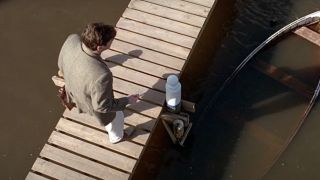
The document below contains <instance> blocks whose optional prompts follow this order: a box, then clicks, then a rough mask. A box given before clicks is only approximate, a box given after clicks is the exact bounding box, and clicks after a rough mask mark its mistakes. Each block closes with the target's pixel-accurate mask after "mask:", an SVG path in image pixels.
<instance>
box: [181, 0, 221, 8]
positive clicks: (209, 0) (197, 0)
mask: <svg viewBox="0 0 320 180" xmlns="http://www.w3.org/2000/svg"><path fill="white" fill-rule="evenodd" d="M183 1H187V2H190V3H194V4H199V5H202V6H206V7H210V8H211V7H212V6H213V4H214V2H215V0H183Z"/></svg>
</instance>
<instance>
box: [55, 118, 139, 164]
mask: <svg viewBox="0 0 320 180" xmlns="http://www.w3.org/2000/svg"><path fill="white" fill-rule="evenodd" d="M56 129H57V130H59V131H63V132H66V133H68V134H72V135H73V136H76V137H79V138H81V139H84V140H87V141H90V142H93V143H95V144H98V145H101V146H103V147H106V148H109V149H112V150H114V151H117V152H120V153H123V154H126V155H128V156H131V157H134V158H139V156H140V154H141V151H142V148H143V147H142V146H140V145H137V144H134V143H132V142H129V141H123V142H120V143H117V144H112V143H110V142H109V138H108V135H107V133H103V132H101V131H97V130H95V129H92V128H90V127H87V126H84V125H81V124H78V123H75V122H72V121H69V120H66V119H64V118H60V120H59V122H58V124H57V126H56Z"/></svg>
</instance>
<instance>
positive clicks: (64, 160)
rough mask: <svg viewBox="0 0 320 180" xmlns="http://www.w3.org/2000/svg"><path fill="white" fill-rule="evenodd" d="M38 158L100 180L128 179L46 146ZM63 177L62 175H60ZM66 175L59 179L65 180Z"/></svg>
mask: <svg viewBox="0 0 320 180" xmlns="http://www.w3.org/2000/svg"><path fill="white" fill-rule="evenodd" d="M40 156H42V157H45V158H48V159H51V160H53V161H56V162H58V163H61V164H64V165H66V166H69V167H72V168H74V169H77V170H79V171H82V172H85V173H87V174H90V175H92V176H95V177H98V178H102V179H128V178H129V174H126V173H123V172H121V171H118V170H115V169H112V168H110V167H107V166H104V165H102V164H98V163H96V162H93V161H91V160H88V159H85V158H83V157H80V156H77V155H75V154H72V153H69V152H67V151H64V150H61V149H58V148H56V147H53V146H50V145H48V144H46V145H45V146H44V147H43V149H42V151H41V153H40ZM62 175H64V174H62ZM66 178H67V175H65V177H63V178H61V179H66Z"/></svg>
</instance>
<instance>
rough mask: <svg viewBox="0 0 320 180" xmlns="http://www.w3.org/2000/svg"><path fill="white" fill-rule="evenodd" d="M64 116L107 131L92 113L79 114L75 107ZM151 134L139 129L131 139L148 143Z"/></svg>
mask: <svg viewBox="0 0 320 180" xmlns="http://www.w3.org/2000/svg"><path fill="white" fill-rule="evenodd" d="M63 116H64V117H66V118H69V119H73V120H75V121H77V122H80V123H84V124H86V125H88V126H91V127H94V128H97V129H100V130H102V131H103V132H105V131H106V130H105V127H104V126H101V125H100V123H99V121H98V120H97V119H95V118H94V117H93V116H90V115H88V114H84V113H81V114H79V113H78V112H77V110H75V109H73V110H71V111H69V110H68V109H66V110H65V112H64V113H63ZM126 121H127V119H125V122H126ZM126 128H128V126H127V125H125V126H124V129H126ZM149 135H150V133H149V132H146V131H144V130H141V129H137V130H136V131H135V132H134V134H133V136H132V138H131V139H130V140H131V141H134V142H137V143H140V144H143V145H144V144H146V142H147V140H148V138H149Z"/></svg>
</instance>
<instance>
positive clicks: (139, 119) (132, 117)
mask: <svg viewBox="0 0 320 180" xmlns="http://www.w3.org/2000/svg"><path fill="white" fill-rule="evenodd" d="M123 114H124V117H125V123H126V124H129V125H131V126H137V128H139V129H143V130H147V131H151V130H152V129H153V127H154V124H155V122H156V119H153V118H149V117H147V116H143V115H141V114H138V113H134V112H133V111H130V110H128V109H125V110H124V111H123ZM63 116H64V117H67V118H70V119H74V120H79V121H82V123H85V124H87V125H89V126H92V127H95V128H99V129H101V130H104V128H103V127H102V126H101V125H100V123H99V122H98V121H97V120H95V119H94V120H93V119H92V118H93V117H92V116H90V115H88V114H81V116H80V115H79V113H78V112H77V110H76V109H72V110H71V111H69V110H68V109H66V110H65V111H64V113H63ZM78 116H80V117H78Z"/></svg>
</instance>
